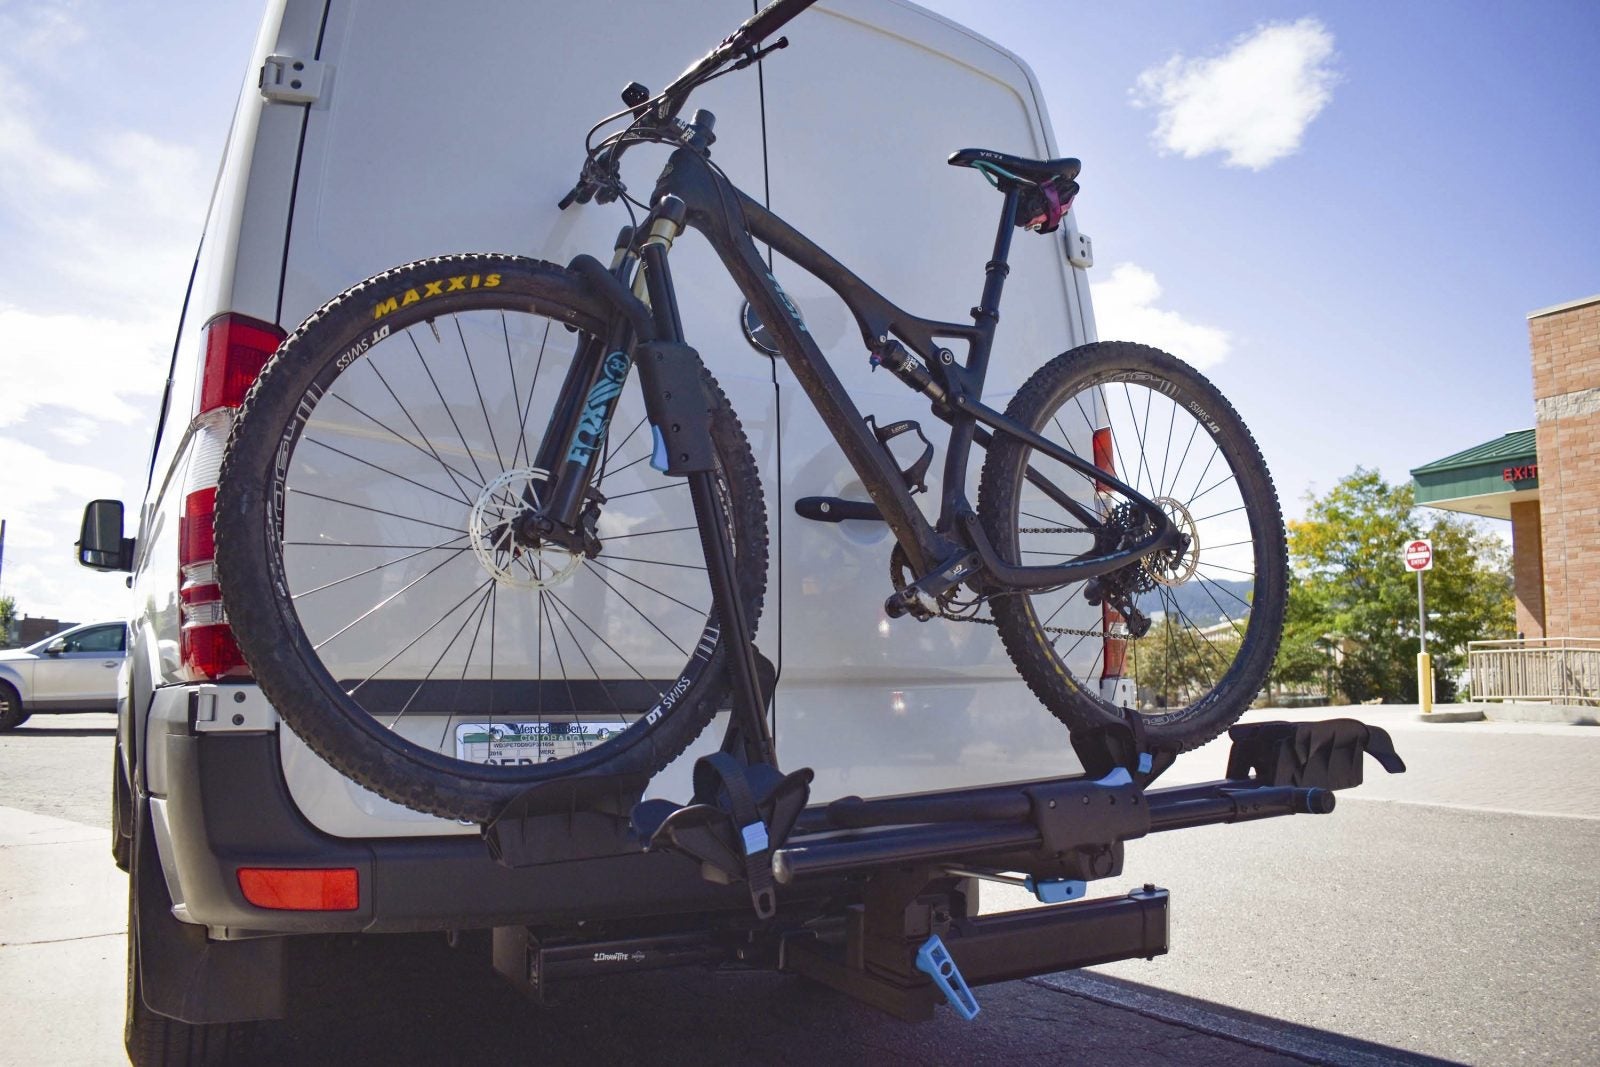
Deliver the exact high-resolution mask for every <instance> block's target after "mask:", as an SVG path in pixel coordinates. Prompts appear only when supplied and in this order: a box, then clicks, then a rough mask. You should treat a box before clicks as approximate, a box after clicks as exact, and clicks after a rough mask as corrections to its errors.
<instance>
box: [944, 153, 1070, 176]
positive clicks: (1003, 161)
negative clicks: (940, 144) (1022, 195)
mask: <svg viewBox="0 0 1600 1067" xmlns="http://www.w3.org/2000/svg"><path fill="white" fill-rule="evenodd" d="M945 162H947V163H949V164H950V165H951V166H952V167H970V166H972V165H973V164H976V163H988V164H989V165H991V166H994V167H998V168H1000V169H1001V170H1004V171H1008V172H1010V173H1012V174H1015V175H1016V176H1017V177H1019V178H1022V179H1024V180H1026V181H1029V182H1032V183H1033V184H1035V185H1042V184H1043V183H1045V182H1047V181H1049V180H1050V179H1052V178H1059V179H1061V180H1062V181H1063V182H1070V181H1072V180H1073V179H1074V178H1076V177H1077V176H1078V170H1079V168H1080V167H1082V166H1083V164H1082V163H1080V162H1079V161H1078V160H1076V159H1023V158H1022V157H1021V156H1008V155H1006V154H1005V153H1003V152H991V151H990V150H989V149H987V148H963V149H961V151H959V152H952V153H950V158H949V159H947V160H945Z"/></svg>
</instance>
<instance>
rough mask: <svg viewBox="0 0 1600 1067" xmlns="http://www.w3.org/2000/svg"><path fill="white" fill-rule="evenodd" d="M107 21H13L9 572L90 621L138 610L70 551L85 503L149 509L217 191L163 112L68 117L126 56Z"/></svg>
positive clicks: (4, 44)
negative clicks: (163, 397)
mask: <svg viewBox="0 0 1600 1067" xmlns="http://www.w3.org/2000/svg"><path fill="white" fill-rule="evenodd" d="M99 26H100V20H99V19H98V18H97V9H96V5H94V4H88V5H78V4H73V3H60V4H52V5H49V6H48V7H46V6H45V5H39V6H37V7H31V8H22V9H20V10H19V9H17V8H10V7H7V8H3V9H0V100H3V101H4V104H3V105H0V239H3V241H4V243H5V246H6V255H5V256H4V258H3V259H0V382H3V383H4V385H5V398H6V399H5V403H4V404H3V405H0V431H3V432H0V516H3V517H4V518H5V519H6V520H7V532H6V555H5V569H4V572H3V575H0V577H3V579H4V590H5V592H7V593H12V594H15V596H16V597H17V605H18V607H19V609H20V610H22V611H23V612H26V613H28V614H35V615H54V616H58V617H61V618H70V619H80V620H86V619H91V618H105V617H108V616H115V615H116V614H118V613H119V612H121V611H122V610H123V608H122V607H121V606H120V605H122V604H123V603H125V601H126V597H127V592H126V590H125V589H124V588H123V583H122V580H121V576H120V575H110V576H107V575H102V574H97V573H94V572H90V571H87V570H84V569H82V568H80V567H78V566H76V565H75V564H74V562H73V559H72V544H73V542H74V541H75V540H76V539H77V532H78V522H79V518H80V516H81V514H82V511H83V505H84V502H85V501H87V500H90V499H94V498H96V497H112V498H118V499H122V500H124V501H126V502H127V503H128V505H129V512H130V520H131V517H132V512H134V511H135V510H136V509H137V502H138V499H139V491H140V488H141V487H142V486H143V484H144V476H145V464H146V460H147V457H148V455H149V443H150V432H151V425H150V420H151V417H152V415H153V413H154V411H155V408H156V404H157V398H158V395H159V390H160V388H161V386H162V383H163V382H164V380H165V370H166V366H167V360H168V357H169V355H170V352H171V346H172V339H173V335H174V334H175V333H176V331H177V325H178V314H179V308H180V306H181V301H182V298H183V291H184V285H185V282H186V280H187V278H188V271H189V265H190V262H191V260H192V259H193V256H194V249H195V245H196V243H197V242H198V240H199V236H200V228H201V225H202V223H203V221H204V213H205V207H206V203H207V201H208V199H209V195H208V194H209V191H210V181H211V174H210V172H209V169H208V168H207V167H205V166H203V165H202V164H201V161H200V158H199V155H198V153H196V152H195V151H194V150H193V149H192V148H191V147H188V146H186V145H183V144H181V143H176V142H174V141H171V140H169V139H166V138H163V137H161V136H159V135H158V133H159V131H160V126H159V123H160V122H161V121H162V116H161V115H160V114H152V115H151V117H150V119H149V121H148V122H147V123H145V122H141V123H140V124H139V126H137V127H130V126H128V125H126V124H117V123H114V122H111V121H109V120H107V119H105V118H103V117H101V116H100V115H98V114H96V113H94V112H87V111H74V112H70V113H66V112H64V110H63V107H62V105H61V103H60V101H61V100H62V99H66V98H70V95H71V94H65V95H63V94H62V92H61V90H62V89H63V88H64V87H65V86H67V85H68V83H69V81H71V80H73V79H79V78H81V77H82V68H83V67H84V65H85V64H88V63H93V62H95V61H96V57H99V56H104V55H106V54H108V52H113V53H115V54H117V55H120V54H121V51H120V49H121V43H120V42H117V41H114V40H111V39H109V37H108V36H107V35H106V34H105V33H104V32H103V31H101V30H100V29H99ZM130 532H131V531H130Z"/></svg>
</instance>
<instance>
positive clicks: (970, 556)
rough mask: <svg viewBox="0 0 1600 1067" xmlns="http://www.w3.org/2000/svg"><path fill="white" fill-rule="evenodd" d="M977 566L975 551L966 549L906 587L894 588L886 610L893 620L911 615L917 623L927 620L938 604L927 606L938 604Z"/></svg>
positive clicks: (884, 603) (886, 603)
mask: <svg viewBox="0 0 1600 1067" xmlns="http://www.w3.org/2000/svg"><path fill="white" fill-rule="evenodd" d="M978 569H979V564H978V554H977V553H976V552H963V553H961V554H959V555H956V556H951V557H950V558H949V559H947V560H945V561H944V562H943V563H941V564H939V565H938V566H937V567H935V568H934V569H933V570H931V571H929V572H928V573H927V574H924V575H923V576H922V577H921V578H918V579H917V580H916V581H914V582H912V583H911V584H910V585H908V586H906V587H905V588H904V589H897V590H895V592H894V594H893V595H892V596H890V597H889V599H888V600H885V601H884V602H883V610H884V612H885V613H887V614H888V616H889V617H890V618H893V619H897V618H899V617H900V616H902V615H911V616H913V617H914V618H915V619H916V620H917V621H918V622H927V621H928V620H929V619H931V618H933V617H934V615H935V614H936V613H937V611H938V608H937V607H936V606H935V607H931V608H930V607H929V606H928V605H929V604H934V605H937V604H938V602H939V597H940V596H942V595H944V594H945V593H947V592H949V591H950V590H951V589H954V588H955V587H956V586H957V585H960V584H961V582H962V581H964V580H965V579H966V578H967V577H968V576H969V575H971V574H974V573H975V572H977V570H978Z"/></svg>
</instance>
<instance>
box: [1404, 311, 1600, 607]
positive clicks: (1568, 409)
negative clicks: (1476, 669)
mask: <svg viewBox="0 0 1600 1067" xmlns="http://www.w3.org/2000/svg"><path fill="white" fill-rule="evenodd" d="M1528 334H1529V347H1530V350H1531V353H1532V358H1533V411H1534V427H1533V429H1531V430H1519V431H1516V432H1513V433H1508V434H1505V435H1504V436H1502V437H1499V438H1496V439H1495V440H1493V441H1488V442H1485V443H1484V444H1481V445H1477V446H1475V447H1473V448H1469V449H1466V450H1465V451H1462V452H1457V453H1456V454H1454V455H1451V456H1446V457H1444V458H1443V459H1439V460H1434V461H1433V462H1432V463H1427V464H1424V465H1423V466H1421V467H1417V468H1416V469H1414V470H1413V471H1412V472H1411V477H1412V481H1413V483H1414V485H1415V487H1416V493H1417V503H1419V504H1427V505H1428V506H1430V507H1436V508H1444V509H1446V510H1450V511H1462V512H1467V513H1469V514H1473V515H1488V516H1493V517H1495V518H1501V519H1509V520H1510V521H1511V551H1512V561H1513V569H1514V572H1515V577H1516V596H1517V630H1518V632H1519V633H1521V634H1522V635H1523V636H1525V637H1600V295H1597V296H1591V297H1587V298H1586V299H1583V300H1574V301H1572V302H1570V303H1566V304H1558V305H1556V306H1555V307H1549V308H1543V309H1541V310H1539V311H1534V312H1531V313H1530V314H1529V315H1528Z"/></svg>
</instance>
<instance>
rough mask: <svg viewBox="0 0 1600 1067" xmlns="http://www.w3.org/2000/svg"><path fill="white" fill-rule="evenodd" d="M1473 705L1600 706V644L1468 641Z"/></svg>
mask: <svg viewBox="0 0 1600 1067" xmlns="http://www.w3.org/2000/svg"><path fill="white" fill-rule="evenodd" d="M1467 669H1468V670H1469V671H1470V672H1471V678H1472V682H1471V687H1472V699H1473V701H1487V700H1531V701H1549V702H1551V703H1556V704H1600V639H1597V638H1592V637H1529V638H1523V639H1520V640H1515V641H1469V642H1467Z"/></svg>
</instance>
